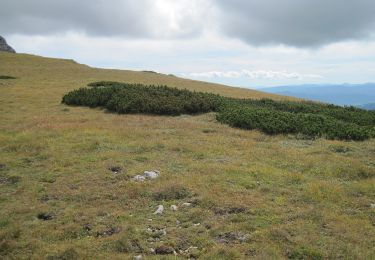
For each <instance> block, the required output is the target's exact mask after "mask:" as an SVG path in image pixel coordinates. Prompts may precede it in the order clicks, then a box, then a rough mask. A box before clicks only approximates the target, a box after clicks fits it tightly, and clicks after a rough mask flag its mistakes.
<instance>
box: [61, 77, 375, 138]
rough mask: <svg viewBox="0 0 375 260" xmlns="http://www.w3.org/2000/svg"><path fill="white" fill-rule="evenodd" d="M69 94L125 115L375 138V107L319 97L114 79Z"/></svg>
mask: <svg viewBox="0 0 375 260" xmlns="http://www.w3.org/2000/svg"><path fill="white" fill-rule="evenodd" d="M89 86H91V87H92V88H80V89H78V90H74V91H71V92H69V93H68V94H66V95H65V96H64V97H63V99H62V103H65V104H67V105H76V106H88V107H92V108H94V107H102V108H105V109H107V110H109V111H112V112H116V113H120V114H135V113H141V114H154V115H175V116H176V115H181V114H198V113H207V112H218V113H217V116H216V118H217V120H218V121H219V122H221V123H225V124H228V125H230V126H232V127H237V128H241V129H259V130H261V131H263V132H264V133H267V134H270V135H274V134H303V135H305V136H307V137H313V138H315V137H324V138H327V139H340V140H358V141H360V140H366V139H369V138H371V137H375V112H374V111H366V110H362V109H358V108H354V107H340V106H335V105H329V104H320V103H314V102H292V101H274V100H270V99H261V100H253V99H234V98H227V97H223V96H219V95H215V94H210V93H202V92H193V91H189V90H186V89H184V90H181V89H177V88H170V87H167V86H144V85H140V84H123V83H117V82H111V81H101V82H94V83H90V84H89Z"/></svg>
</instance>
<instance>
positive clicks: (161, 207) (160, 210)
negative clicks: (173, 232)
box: [154, 205, 164, 215]
mask: <svg viewBox="0 0 375 260" xmlns="http://www.w3.org/2000/svg"><path fill="white" fill-rule="evenodd" d="M163 212H164V206H163V205H159V206H158V208H157V209H156V211H155V212H154V214H155V215H161V214H163Z"/></svg>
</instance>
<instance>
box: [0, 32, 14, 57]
mask: <svg viewBox="0 0 375 260" xmlns="http://www.w3.org/2000/svg"><path fill="white" fill-rule="evenodd" d="M0 51H6V52H12V53H16V51H15V50H14V49H13V48H12V47H10V46H9V45H8V44H7V41H6V40H5V39H4V38H3V37H1V36H0Z"/></svg>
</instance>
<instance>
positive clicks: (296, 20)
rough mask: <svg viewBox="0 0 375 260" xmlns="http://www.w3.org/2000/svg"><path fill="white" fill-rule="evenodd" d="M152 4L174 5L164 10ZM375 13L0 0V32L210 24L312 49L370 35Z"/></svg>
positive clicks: (275, 2) (292, 6)
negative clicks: (172, 7) (173, 7)
mask: <svg viewBox="0 0 375 260" xmlns="http://www.w3.org/2000/svg"><path fill="white" fill-rule="evenodd" d="M158 3H159V4H160V3H162V4H164V5H167V6H168V5H169V6H170V5H174V6H175V7H176V6H178V8H175V9H174V12H176V13H174V14H172V15H171V16H168V14H170V12H173V11H171V10H170V9H168V8H167V9H166V10H160V8H158V6H157V4H158ZM212 6H213V7H214V8H212ZM374 13H375V0H347V1H345V0H175V1H167V0H165V1H155V0H1V1H0V34H4V35H10V34H28V35H35V34H39V35H46V34H57V33H65V32H69V31H74V32H77V31H78V32H84V33H86V34H88V35H90V36H92V35H93V36H120V37H136V38H181V37H192V36H196V35H199V34H200V33H201V32H203V31H205V30H206V31H210V30H214V31H220V32H221V33H222V34H224V35H226V36H229V37H235V38H239V39H241V40H243V41H245V42H247V43H249V44H251V45H268V44H285V45H291V46H297V47H314V46H321V45H325V44H329V43H332V42H339V41H343V40H348V39H365V38H367V37H369V36H370V35H371V34H374V32H375V15H373V14H374ZM171 17H172V18H171ZM170 19H173V20H170Z"/></svg>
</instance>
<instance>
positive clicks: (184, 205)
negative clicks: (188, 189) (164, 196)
mask: <svg viewBox="0 0 375 260" xmlns="http://www.w3.org/2000/svg"><path fill="white" fill-rule="evenodd" d="M181 206H183V207H190V206H191V203H190V202H184V203H182V204H181Z"/></svg>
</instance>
